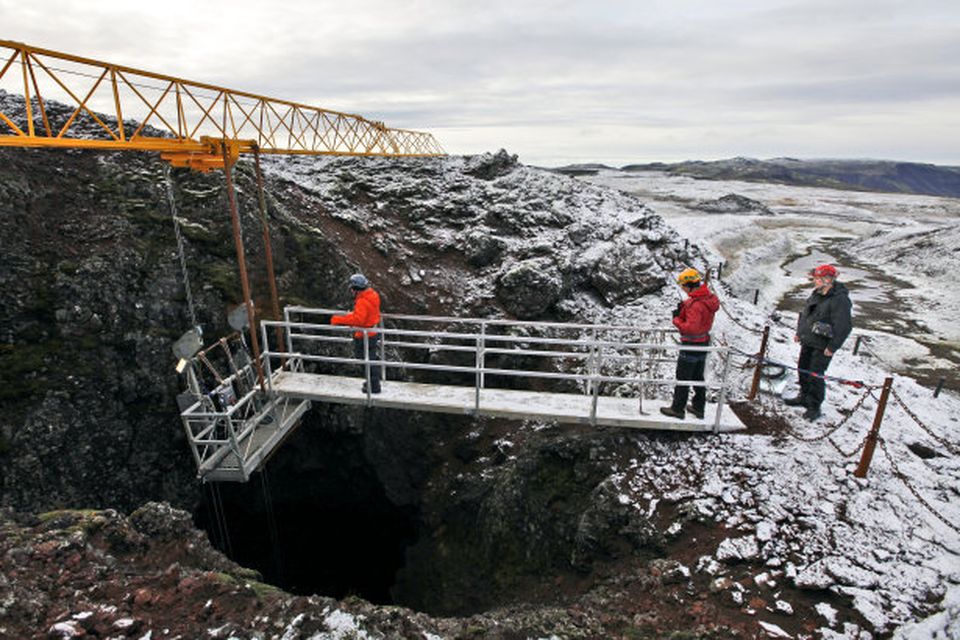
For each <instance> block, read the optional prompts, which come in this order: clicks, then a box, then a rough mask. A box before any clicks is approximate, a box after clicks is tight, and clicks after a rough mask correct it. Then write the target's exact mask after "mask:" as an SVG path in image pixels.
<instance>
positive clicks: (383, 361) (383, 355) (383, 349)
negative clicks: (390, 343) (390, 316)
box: [377, 316, 387, 381]
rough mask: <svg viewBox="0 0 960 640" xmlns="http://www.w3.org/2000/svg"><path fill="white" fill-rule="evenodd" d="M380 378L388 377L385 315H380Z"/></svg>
mask: <svg viewBox="0 0 960 640" xmlns="http://www.w3.org/2000/svg"><path fill="white" fill-rule="evenodd" d="M377 326H378V327H380V380H381V381H383V380H386V379H387V334H386V333H385V332H384V329H386V327H385V326H384V324H383V316H380V322H379V323H378V324H377Z"/></svg>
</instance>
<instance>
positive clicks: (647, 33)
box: [0, 0, 960, 166]
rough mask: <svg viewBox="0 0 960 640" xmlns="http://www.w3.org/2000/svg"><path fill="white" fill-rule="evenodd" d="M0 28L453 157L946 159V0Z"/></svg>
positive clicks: (95, 12) (200, 3)
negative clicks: (410, 140) (351, 118)
mask: <svg viewBox="0 0 960 640" xmlns="http://www.w3.org/2000/svg"><path fill="white" fill-rule="evenodd" d="M0 25H2V26H0V39H7V40H16V41H20V42H25V43H28V44H31V45H34V46H39V47H45V48H50V49H57V50H60V51H64V52H68V53H73V54H76V55H80V56H85V57H90V58H95V59H99V60H105V61H109V62H113V63H117V64H122V65H127V66H131V67H138V68H142V69H146V70H150V71H156V72H160V73H165V74H169V75H174V76H179V77H182V78H186V79H189V80H194V81H200V82H208V83H211V84H217V85H221V86H226V87H229V88H231V89H237V90H245V91H250V92H253V93H258V94H262V95H267V96H270V97H273V98H282V99H286V100H291V101H295V102H303V103H307V104H310V105H314V106H318V107H324V108H328V109H335V110H340V111H346V112H349V113H357V114H360V115H363V116H365V117H367V118H370V119H374V120H383V121H384V122H386V123H387V124H388V125H390V126H394V127H401V128H407V129H417V130H423V131H429V132H431V133H433V134H434V135H435V136H436V137H437V139H438V140H439V141H440V143H441V145H443V147H444V148H445V149H446V150H447V151H448V152H449V153H454V154H461V153H464V154H468V153H479V152H483V151H496V150H497V149H499V148H505V149H507V150H508V151H510V152H511V153H516V154H519V156H520V159H521V161H523V162H525V163H529V164H539V165H550V166H554V165H560V164H566V163H573V162H603V163H607V164H611V165H616V166H619V165H623V164H628V163H633V162H648V161H657V160H660V161H676V160H684V159H704V160H707V159H716V158H725V157H732V156H750V157H759V158H769V157H776V156H791V157H799V158H814V157H831V158H882V159H892V160H912V161H921V162H934V163H938V164H954V165H960V0H910V1H909V2H908V1H906V0H792V1H791V0H738V1H727V0H702V1H701V0H664V1H660V0H634V1H632V2H604V1H603V0H592V1H572V0H571V1H562V0H558V1H554V2H548V1H545V0H414V1H404V0H354V1H349V2H347V1H338V2H329V1H326V0H283V1H282V2H267V1H266V0H261V1H259V2H252V1H248V0H234V1H232V2H223V1H220V0H191V1H181V0H163V1H160V0H154V1H151V2H142V1H138V0H91V1H90V2H78V1H77V0H62V1H61V0H32V2H30V3H27V2H23V0H0Z"/></svg>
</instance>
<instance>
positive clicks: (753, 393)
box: [747, 325, 770, 400]
mask: <svg viewBox="0 0 960 640" xmlns="http://www.w3.org/2000/svg"><path fill="white" fill-rule="evenodd" d="M769 338H770V325H767V326H765V327H764V328H763V339H762V340H760V355H759V356H757V367H756V369H754V370H753V384H752V385H750V394H749V395H748V396H747V400H753V399H754V398H756V397H757V392H758V391H759V390H760V376H761V375H762V373H763V360H764V358H766V357H767V340H768V339H769Z"/></svg>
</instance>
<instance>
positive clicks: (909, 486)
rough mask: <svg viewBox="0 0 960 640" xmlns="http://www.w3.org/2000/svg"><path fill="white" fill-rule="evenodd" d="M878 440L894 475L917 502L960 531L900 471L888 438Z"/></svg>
mask: <svg viewBox="0 0 960 640" xmlns="http://www.w3.org/2000/svg"><path fill="white" fill-rule="evenodd" d="M877 441H878V442H879V443H880V450H881V451H883V455H884V457H885V458H886V459H887V462H888V463H890V469H891V470H892V471H893V475H894V476H895V477H896V478H897V479H898V480H900V482H902V483H903V486H905V487H906V488H907V490H908V491H909V492H910V493H912V494H913V497H914V498H916V499H917V502H919V503H920V504H921V505H923V506H924V507H925V508H926V509H927V511H929V512H930V513H932V514H933V515H934V517H936V518H937V520H939V521H940V522H942V523H943V524H945V525H946V526H947V527H949V528H950V529H952V530H953V531H954V532H956V533H960V526H958V525H956V524H954V523H952V522H950V521H949V520H947V519H946V517H944V515H943V514H942V513H940V512H939V511H938V510H937V509H935V508H934V507H933V505H931V504H930V503H929V502H927V500H925V499H924V497H923V496H921V495H920V492H919V491H917V489H916V487H914V486H913V485H912V484H910V481H909V480H908V479H907V476H906V475H905V474H904V473H903V472H902V471H900V468H899V467H898V466H897V463H896V462H894V461H893V456H892V455H890V451H888V450H887V442H886V440H885V439H883V438H877Z"/></svg>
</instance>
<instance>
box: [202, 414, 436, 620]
mask: <svg viewBox="0 0 960 640" xmlns="http://www.w3.org/2000/svg"><path fill="white" fill-rule="evenodd" d="M310 422H311V420H308V421H307V422H305V423H304V424H303V425H301V426H300V428H299V430H298V431H297V432H296V433H295V434H294V435H293V436H292V437H291V438H290V439H289V440H288V441H287V442H285V443H284V444H283V445H282V446H281V449H280V451H279V452H278V453H277V454H276V456H275V457H274V459H272V460H271V461H270V462H269V463H268V464H267V465H266V471H265V472H259V473H256V474H254V475H253V477H251V478H250V481H249V482H247V483H209V484H206V485H204V487H203V492H204V494H203V499H202V501H201V503H200V504H199V506H198V507H197V508H196V509H195V511H194V520H195V522H196V524H197V526H198V527H200V528H202V529H203V530H205V531H206V532H207V534H208V535H209V537H210V540H211V541H212V542H213V544H214V545H215V546H216V547H217V548H219V549H220V550H221V551H223V552H224V553H226V554H227V555H228V556H229V557H230V558H231V559H233V560H234V561H236V562H238V563H239V564H241V565H243V566H245V567H249V568H252V569H256V570H257V571H259V572H260V573H261V574H262V575H263V577H264V580H265V581H266V582H268V583H270V584H273V585H276V586H278V587H280V588H282V589H284V590H285V591H289V592H291V593H294V594H298V595H310V594H319V595H323V596H329V597H333V598H343V597H345V596H348V595H357V596H360V597H362V598H364V599H366V600H368V601H370V602H373V603H375V604H393V599H392V597H391V587H392V586H393V584H394V582H395V581H396V574H397V571H398V570H400V569H401V568H402V567H403V564H404V554H405V551H406V549H407V547H408V546H409V545H410V544H412V543H413V542H414V541H415V540H416V536H417V521H418V513H417V509H416V507H414V506H397V505H395V504H394V503H393V502H391V500H390V499H388V497H387V495H386V492H385V490H384V486H383V484H382V482H381V481H380V479H379V478H378V474H377V470H376V469H375V467H374V465H373V464H371V462H370V460H369V459H368V455H367V451H366V450H365V440H364V437H363V435H362V434H361V433H359V432H358V431H357V430H345V429H342V428H341V429H336V428H334V429H330V427H329V425H327V426H323V425H319V424H316V421H315V420H314V421H313V422H314V423H313V424H310ZM218 495H219V500H218V499H217V496H218ZM271 511H272V518H271ZM218 513H222V518H218ZM222 523H225V525H226V531H225V532H224V527H223V524H222Z"/></svg>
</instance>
